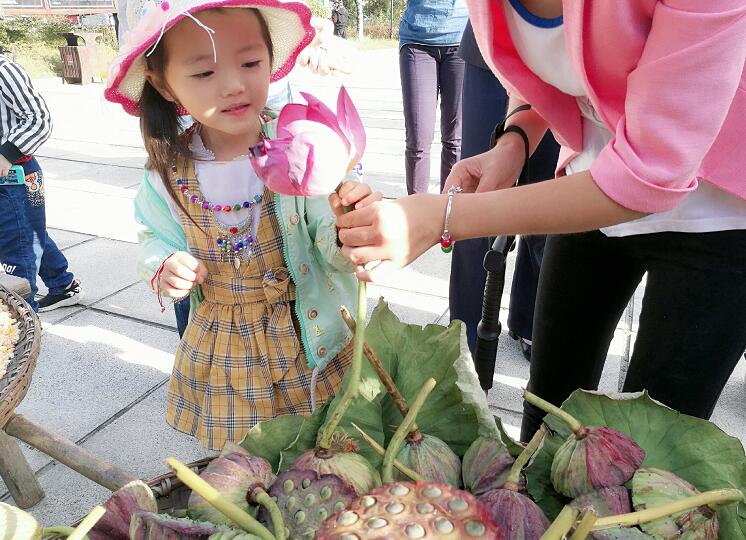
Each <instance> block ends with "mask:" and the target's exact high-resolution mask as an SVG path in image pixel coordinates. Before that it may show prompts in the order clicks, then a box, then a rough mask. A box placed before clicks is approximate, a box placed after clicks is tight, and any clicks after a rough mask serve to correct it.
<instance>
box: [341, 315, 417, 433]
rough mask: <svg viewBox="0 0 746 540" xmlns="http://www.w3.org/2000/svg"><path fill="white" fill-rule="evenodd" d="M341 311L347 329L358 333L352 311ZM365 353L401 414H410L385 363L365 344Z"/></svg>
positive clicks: (415, 427) (414, 428)
mask: <svg viewBox="0 0 746 540" xmlns="http://www.w3.org/2000/svg"><path fill="white" fill-rule="evenodd" d="M339 311H340V312H341V313H342V318H343V319H344V321H345V322H346V323H347V327H348V328H349V329H350V330H352V332H353V333H354V332H355V331H356V330H355V328H356V326H357V325H356V323H355V320H354V319H353V318H352V315H350V311H349V310H348V309H347V308H346V307H344V306H342V307H341V308H340V310H339ZM363 353H364V354H365V357H366V358H367V359H368V362H370V365H371V366H373V369H374V370H375V372H376V374H377V375H378V378H379V379H381V382H382V383H383V386H384V388H386V392H388V394H389V396H391V399H393V400H394V405H396V408H397V409H399V412H400V413H401V415H402V416H407V413H408V412H409V407H408V406H407V401H406V400H405V399H404V396H402V395H401V392H399V389H398V388H397V387H396V384H395V383H394V379H392V378H391V375H389V372H388V371H386V368H385V367H383V362H381V359H380V358H378V356H377V355H376V353H375V352H374V351H373V349H371V348H370V346H369V345H368V344H367V343H364V344H363ZM416 429H417V426H416V425H415V426H414V427H413V428H412V430H413V431H414V430H416Z"/></svg>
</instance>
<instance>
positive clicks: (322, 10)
mask: <svg viewBox="0 0 746 540" xmlns="http://www.w3.org/2000/svg"><path fill="white" fill-rule="evenodd" d="M304 1H305V3H306V5H307V6H308V7H309V9H310V10H311V13H312V14H313V15H314V16H316V17H321V18H322V19H328V18H329V17H331V16H332V10H331V9H330V8H328V7H327V6H325V5H324V4H323V2H322V1H321V0H304Z"/></svg>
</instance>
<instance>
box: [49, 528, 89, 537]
mask: <svg viewBox="0 0 746 540" xmlns="http://www.w3.org/2000/svg"><path fill="white" fill-rule="evenodd" d="M74 532H75V529H73V528H72V527H68V526H66V525H56V526H54V527H44V528H43V529H42V530H41V537H42V538H47V537H49V536H66V537H69V536H70V535H71V534H72V533H74ZM81 540H89V538H88V536H85V535H84V536H83V537H82V538H81Z"/></svg>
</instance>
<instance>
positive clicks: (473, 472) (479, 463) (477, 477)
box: [461, 437, 514, 495]
mask: <svg viewBox="0 0 746 540" xmlns="http://www.w3.org/2000/svg"><path fill="white" fill-rule="evenodd" d="M513 462H514V460H513V457H512V456H511V455H510V452H508V449H507V448H506V447H505V445H504V444H503V442H502V441H501V440H499V439H496V438H492V437H478V438H477V439H476V440H475V441H474V442H473V443H472V444H471V446H469V449H468V450H467V451H466V453H465V454H464V460H463V463H462V469H461V472H462V474H463V478H464V489H466V490H468V491H470V492H471V493H473V494H474V495H482V494H483V493H486V492H488V491H489V490H491V489H497V488H499V487H502V486H503V484H504V483H505V481H506V480H507V479H508V474H510V467H511V466H512V465H513Z"/></svg>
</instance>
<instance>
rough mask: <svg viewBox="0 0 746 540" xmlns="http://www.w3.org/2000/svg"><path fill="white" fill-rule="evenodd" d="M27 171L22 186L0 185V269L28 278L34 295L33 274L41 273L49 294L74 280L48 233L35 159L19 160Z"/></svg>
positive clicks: (30, 301)
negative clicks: (24, 182)
mask: <svg viewBox="0 0 746 540" xmlns="http://www.w3.org/2000/svg"><path fill="white" fill-rule="evenodd" d="M21 165H22V166H23V171H24V173H25V175H26V185H25V187H24V186H7V185H6V186H0V262H2V265H3V266H2V267H3V270H4V271H5V272H6V273H8V274H12V275H14V276H17V277H21V278H24V279H27V280H28V282H29V284H30V285H31V296H30V297H29V298H27V299H26V300H27V301H28V303H29V304H30V305H31V307H32V308H33V309H34V310H36V309H37V308H38V306H37V303H36V300H35V299H34V297H35V295H36V291H37V287H36V276H37V274H38V275H39V276H40V277H41V279H42V281H44V284H45V285H46V286H47V288H48V289H49V294H60V293H62V292H63V291H64V290H65V289H66V288H67V287H68V286H69V285H70V284H71V283H72V281H73V275H72V274H71V273H70V272H68V271H67V259H66V258H65V256H64V255H63V254H62V252H61V251H60V249H59V248H58V247H57V244H55V243H54V240H52V239H51V238H50V237H49V235H48V234H47V216H46V211H45V207H44V179H43V174H42V170H41V167H40V166H39V163H38V162H37V161H36V159H35V158H34V159H31V161H27V162H26V163H22V164H21Z"/></svg>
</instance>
